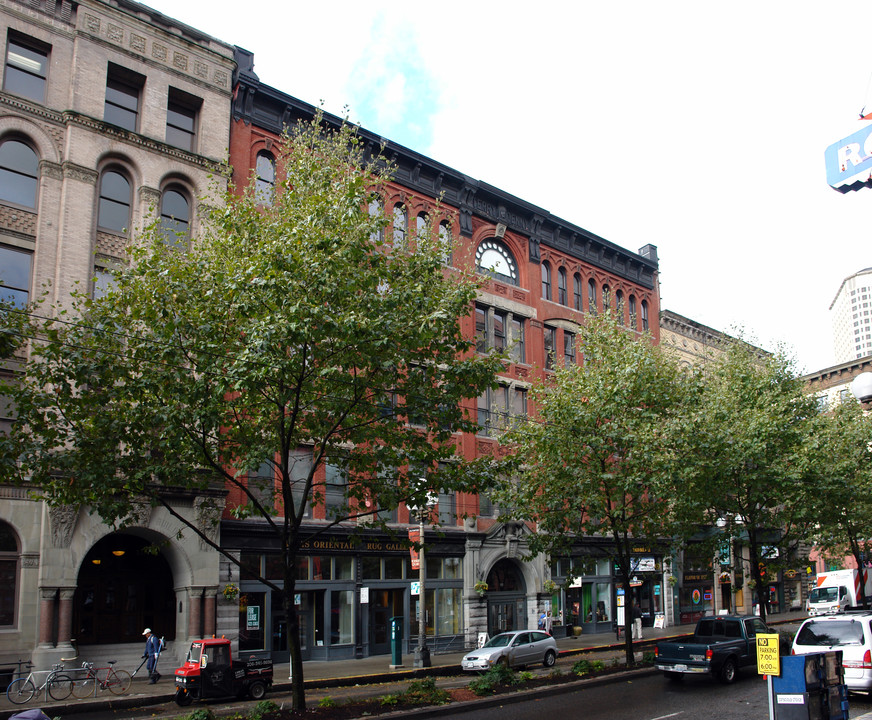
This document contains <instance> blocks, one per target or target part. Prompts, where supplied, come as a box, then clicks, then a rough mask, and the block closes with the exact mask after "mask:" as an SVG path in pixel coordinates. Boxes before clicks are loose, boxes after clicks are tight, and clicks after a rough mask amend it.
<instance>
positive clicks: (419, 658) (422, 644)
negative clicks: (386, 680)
mask: <svg viewBox="0 0 872 720" xmlns="http://www.w3.org/2000/svg"><path fill="white" fill-rule="evenodd" d="M419 479H420V480H421V484H422V485H423V486H426V483H427V478H419ZM435 502H436V498H435V497H433V495H432V494H431V493H429V492H428V493H427V499H426V500H425V501H424V507H420V508H414V509H415V512H417V514H418V533H419V535H418V542H419V543H420V544H421V547H420V549H419V550H418V593H419V595H418V647H416V648H415V661H414V665H415V667H419V668H428V667H430V648H428V647H427V617H426V598H425V595H424V578H425V577H426V575H427V563H426V560H425V559H424V518H425V517H426V516H427V513H428V511H429V510H430V508H431V507H432V506H433V505H434V504H435Z"/></svg>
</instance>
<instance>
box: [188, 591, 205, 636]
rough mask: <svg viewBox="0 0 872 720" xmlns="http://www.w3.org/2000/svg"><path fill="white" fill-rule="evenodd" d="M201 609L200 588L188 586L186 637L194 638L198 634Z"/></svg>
mask: <svg viewBox="0 0 872 720" xmlns="http://www.w3.org/2000/svg"><path fill="white" fill-rule="evenodd" d="M202 611H203V598H202V590H201V589H200V588H188V637H189V638H196V637H199V635H200V617H201V613H202Z"/></svg>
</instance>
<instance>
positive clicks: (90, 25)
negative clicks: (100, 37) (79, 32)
mask: <svg viewBox="0 0 872 720" xmlns="http://www.w3.org/2000/svg"><path fill="white" fill-rule="evenodd" d="M85 28H86V29H87V31H88V32H91V33H94V34H95V35H96V34H98V33H99V32H100V18H98V17H97V16H96V15H91V14H90V13H86V14H85Z"/></svg>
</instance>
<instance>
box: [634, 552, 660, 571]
mask: <svg viewBox="0 0 872 720" xmlns="http://www.w3.org/2000/svg"><path fill="white" fill-rule="evenodd" d="M656 569H657V562H656V561H655V559H654V558H653V557H650V556H649V557H634V558H630V572H634V573H635V572H654V571H655V570H656Z"/></svg>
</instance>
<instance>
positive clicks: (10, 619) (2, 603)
mask: <svg viewBox="0 0 872 720" xmlns="http://www.w3.org/2000/svg"><path fill="white" fill-rule="evenodd" d="M20 554H21V552H20V548H19V546H18V535H17V534H16V532H15V530H13V529H12V526H11V525H9V523H6V522H3V521H2V520H0V627H12V626H14V625H15V623H16V614H17V613H16V610H17V608H18V558H19V555H20Z"/></svg>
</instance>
